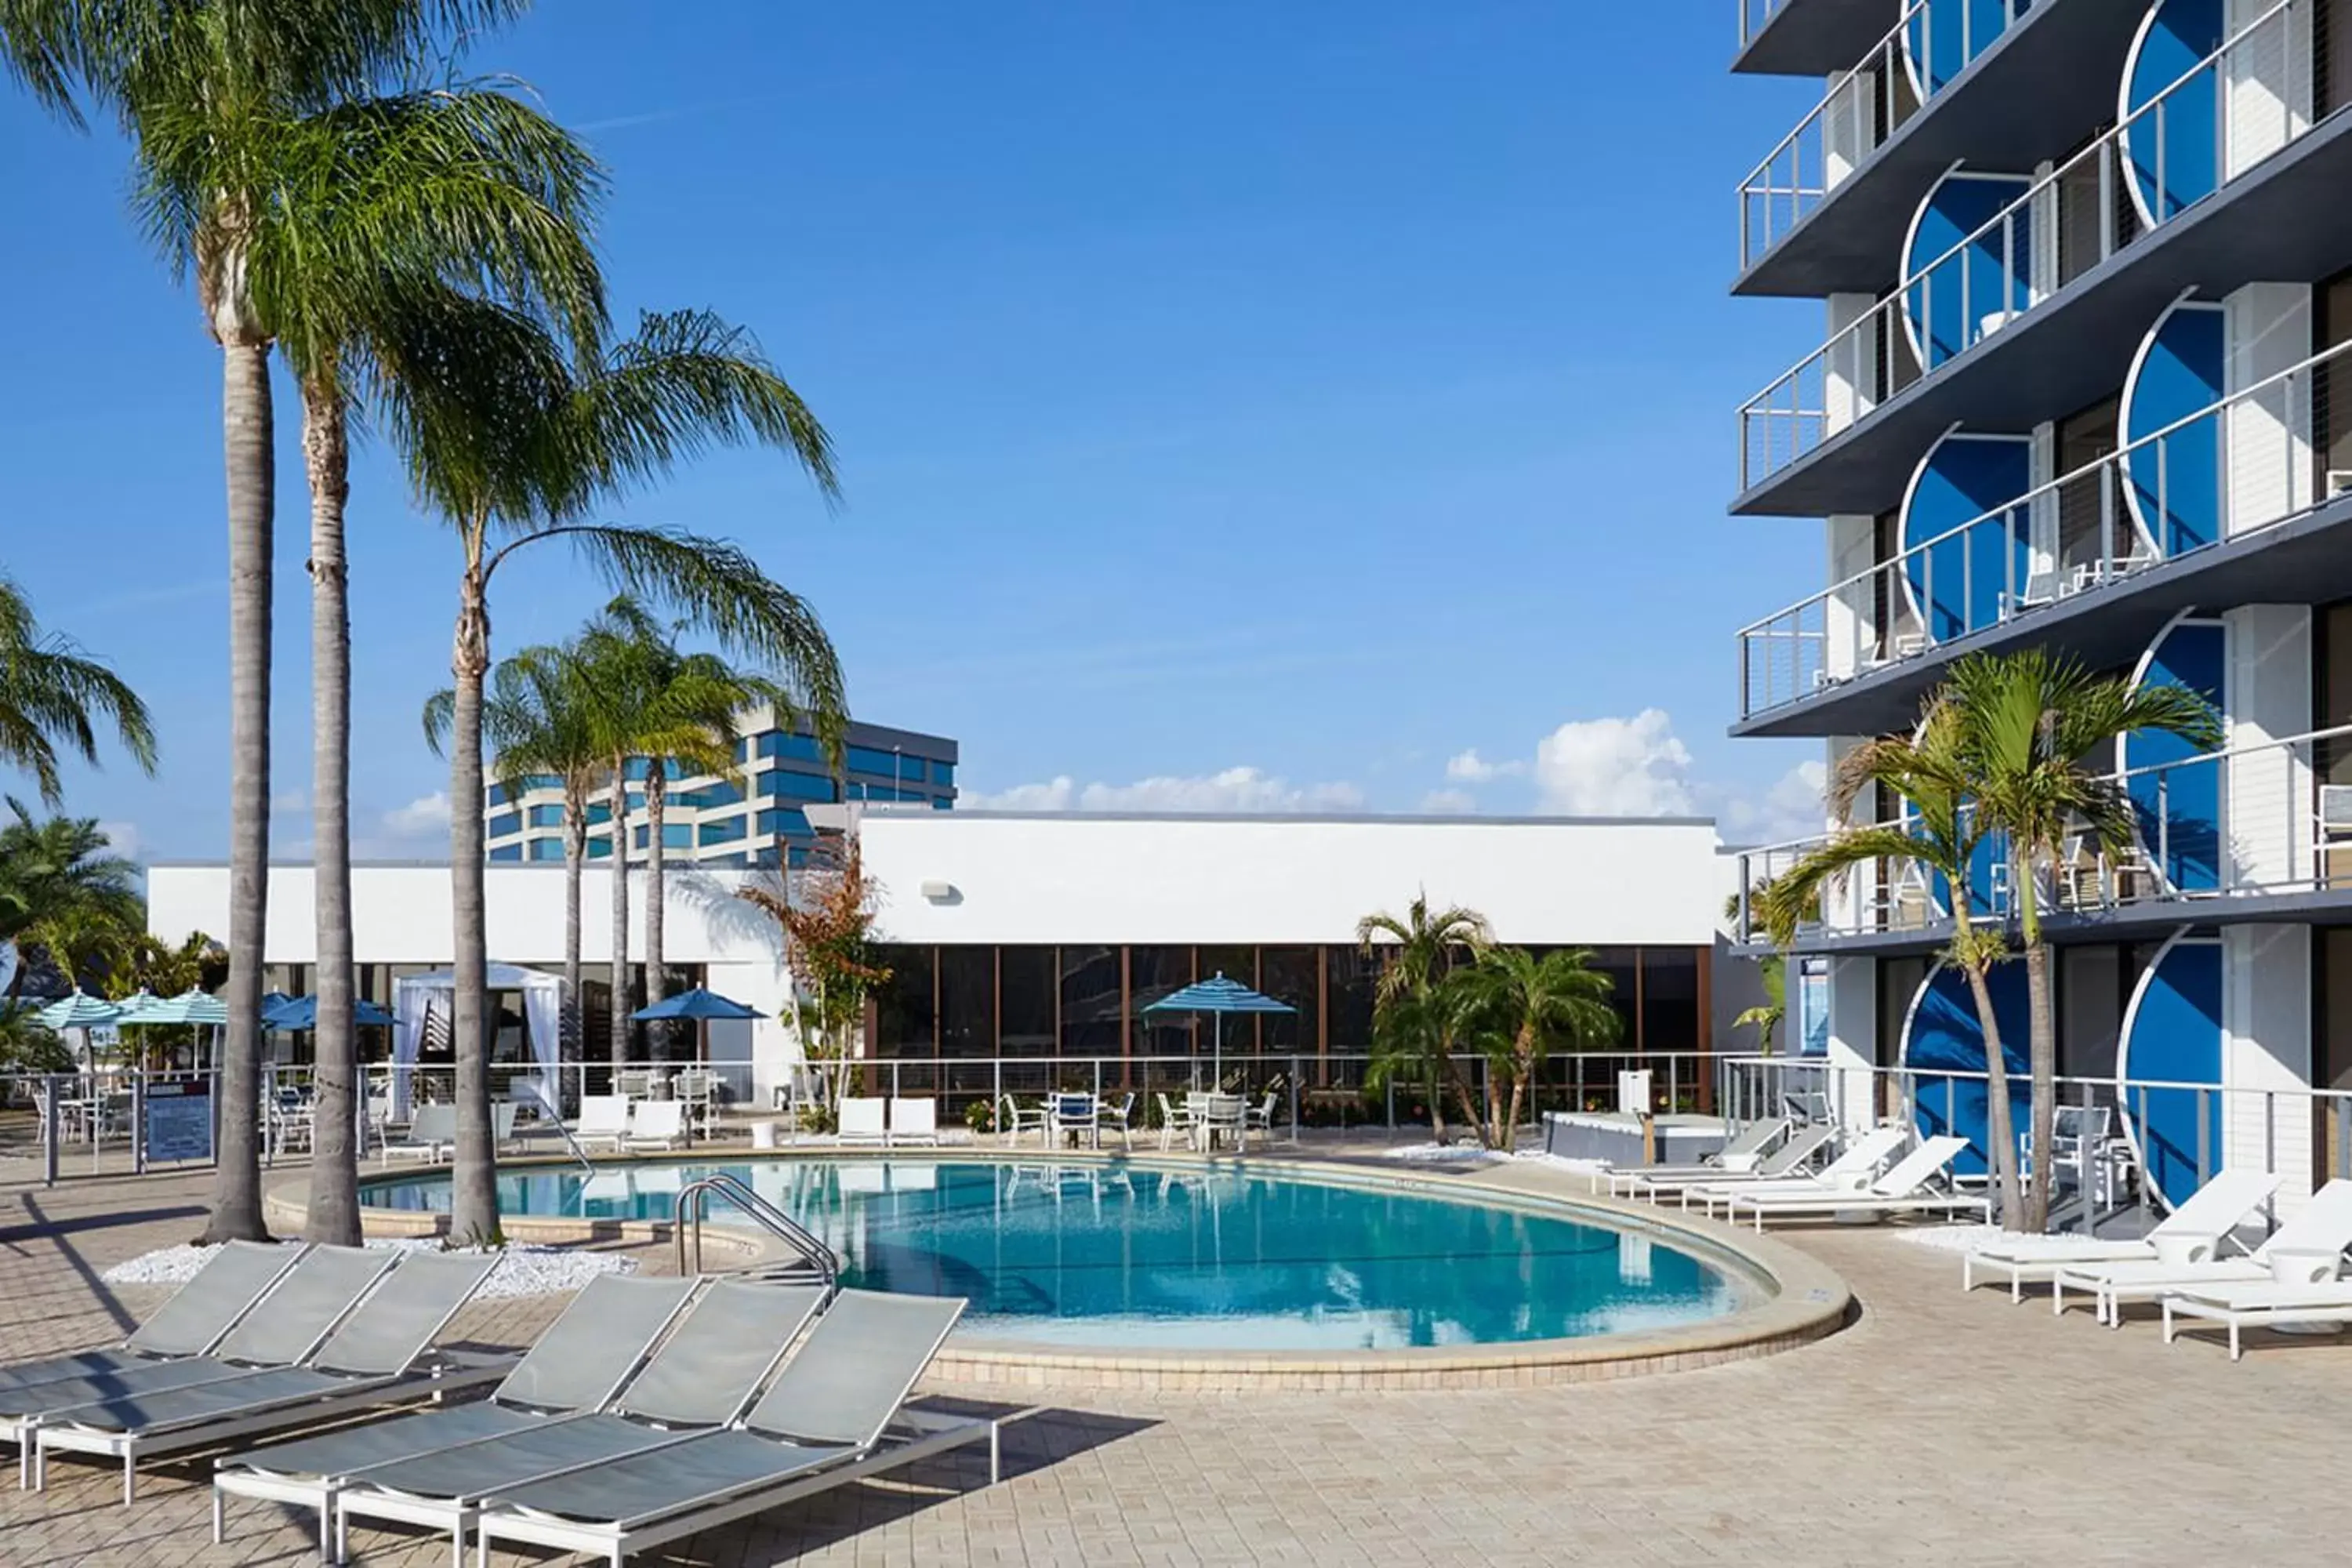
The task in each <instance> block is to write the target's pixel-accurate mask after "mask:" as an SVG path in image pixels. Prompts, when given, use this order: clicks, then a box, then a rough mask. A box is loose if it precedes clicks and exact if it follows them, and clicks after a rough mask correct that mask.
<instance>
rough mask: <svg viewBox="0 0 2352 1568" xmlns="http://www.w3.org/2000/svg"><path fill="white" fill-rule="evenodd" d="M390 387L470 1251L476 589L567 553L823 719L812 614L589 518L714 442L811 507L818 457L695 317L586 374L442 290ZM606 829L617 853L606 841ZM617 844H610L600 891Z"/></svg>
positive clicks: (479, 606) (508, 317) (494, 1207)
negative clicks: (434, 568)
mask: <svg viewBox="0 0 2352 1568" xmlns="http://www.w3.org/2000/svg"><path fill="white" fill-rule="evenodd" d="M391 380H392V383H393V386H392V391H391V393H390V395H389V396H388V399H387V401H388V402H389V404H390V405H391V414H392V417H391V419H390V421H389V423H390V424H391V426H392V428H393V430H394V436H395V439H396V440H397V441H398V443H399V445H400V447H401V448H402V450H403V451H404V454H405V456H406V458H407V459H408V464H409V468H410V472H411V475H412V477H413V479H414V480H415V484H416V488H417V489H418V491H419V493H420V495H421V496H422V498H423V499H424V500H425V503H426V504H427V505H428V506H429V507H430V508H431V509H432V510H435V511H436V512H438V513H439V514H440V515H441V516H442V518H443V519H444V520H446V522H447V523H448V524H449V526H450V527H451V529H452V530H453V531H455V532H456V534H457V542H458V548H459V554H460V558H461V570H460V574H459V578H458V605H457V631H456V637H455V646H454V649H453V654H452V658H451V661H450V664H451V670H452V673H453V674H454V675H455V677H456V680H455V682H454V683H453V686H452V689H451V690H452V697H451V701H450V706H449V719H450V779H449V797H450V799H451V800H452V801H453V802H455V803H456V805H457V809H456V811H455V813H454V814H453V820H452V826H451V831H450V862H451V868H452V880H453V900H454V905H455V907H454V910H453V917H454V925H455V931H456V939H457V941H456V946H457V954H456V958H457V962H456V965H455V968H456V972H457V997H456V1006H455V1014H456V1017H455V1029H454V1035H455V1041H454V1044H455V1047H456V1052H457V1079H458V1083H457V1090H458V1099H457V1117H458V1122H457V1162H456V1170H455V1172H454V1173H453V1176H452V1183H451V1185H452V1229H453V1232H454V1234H456V1235H458V1236H469V1235H472V1236H483V1237H489V1236H495V1235H496V1234H497V1233H498V1212H499V1211H498V1192H497V1179H496V1178H497V1171H496V1164H495V1160H494V1155H493V1151H492V1148H491V1142H490V1121H489V1075H488V973H487V972H488V953H487V952H486V938H485V932H484V915H483V904H482V898H483V847H482V837H483V824H482V813H481V805H480V803H481V800H482V788H483V769H482V741H483V717H482V706H483V690H484V684H485V679H486V677H487V675H488V669H489V667H490V611H489V593H490V587H491V584H492V583H493V582H494V581H495V579H496V577H497V574H498V571H499V568H500V567H501V566H503V565H505V564H506V563H508V562H509V561H510V560H512V559H514V557H515V555H516V553H517V552H519V551H522V550H525V549H527V548H528V547H530V546H531V545H535V544H541V543H546V542H562V543H564V544H568V545H570V546H571V547H572V550H573V552H575V554H578V555H581V556H583V557H584V558H585V559H586V560H587V561H589V562H590V563H592V564H593V565H594V566H596V567H597V568H598V569H599V570H601V571H602V572H603V573H604V574H605V576H606V577H607V578H608V579H610V580H611V581H612V582H613V583H614V585H615V586H616V587H617V588H619V589H620V590H621V591H622V592H624V593H628V594H633V595H639V596H641V597H644V598H646V599H649V600H654V601H656V602H659V603H661V604H664V605H667V606H669V607H671V608H673V609H674V610H676V611H677V613H678V614H679V615H680V616H681V620H682V624H683V626H686V627H687V628H689V629H691V630H693V631H696V632H698V633H701V634H703V635H706V636H709V637H712V638H713V639H714V640H715V641H716V642H718V643H719V646H720V647H722V648H723V649H725V650H726V651H728V652H730V654H733V655H735V656H737V657H740V658H750V659H751V660H753V661H755V662H757V663H759V664H761V665H762V666H763V667H766V668H773V669H777V670H781V671H783V672H785V674H786V676H787V678H788V679H790V681H791V682H792V684H793V686H794V687H795V688H797V689H799V690H800V691H801V692H802V693H803V695H804V697H805V699H806V705H807V707H808V708H809V710H811V711H813V712H817V713H833V714H838V713H840V712H842V711H843V710H844V708H845V703H844V701H843V699H842V681H841V668H840V665H839V662H838V661H837V660H836V659H835V657H834V654H833V648H832V645H831V643H830V642H829V641H828V640H827V639H826V638H825V637H824V627H823V625H822V623H821V622H820V621H819V620H818V618H817V616H816V613H815V611H814V610H813V609H811V608H810V607H809V605H807V604H806V603H805V602H804V601H803V600H802V599H801V598H800V597H799V596H798V595H795V594H793V593H792V592H791V591H790V590H788V589H786V588H784V587H783V586H782V585H781V584H777V583H775V582H774V581H772V580H771V579H770V578H769V577H768V576H767V574H765V573H764V572H762V571H761V569H760V567H759V564H758V563H756V562H754V561H753V560H752V559H751V556H749V555H748V554H746V553H745V552H743V551H742V550H741V549H740V547H738V546H736V545H734V544H731V543H730V542H725V541H723V540H717V539H709V538H703V537H698V536H696V535H693V534H688V533H686V532H683V531H678V530H675V529H669V528H660V527H651V526H643V525H631V524H625V523H606V522H595V521H589V517H590V514H591V513H592V512H593V510H595V509H596V508H597V507H599V506H601V505H602V504H604V502H606V501H607V500H612V499H613V498H614V497H616V496H617V495H619V494H622V493H624V492H625V491H627V490H628V489H632V488H634V487H635V486H637V485H639V484H642V483H645V482H647V481H650V480H653V479H658V478H660V477H661V476H663V475H665V474H667V472H669V471H670V469H671V468H674V467H675V466H676V465H677V463H678V462H679V461H680V460H682V459H684V458H689V457H693V456H695V455H697V454H698V453H700V452H702V451H704V450H706V449H707V448H709V447H713V446H717V445H759V446H765V447H772V448H775V449H778V450H781V451H782V452H785V453H787V454H788V455H790V456H792V457H793V458H796V459H797V460H798V461H799V462H800V464H801V465H802V466H803V468H805V469H806V470H807V471H808V472H809V473H810V474H811V475H813V476H814V478H815V479H816V480H817V482H818V485H819V487H820V489H822V490H823V491H824V493H825V494H827V495H828V496H829V495H831V494H832V493H833V492H834V489H835V480H834V473H833V457H832V447H831V444H830V442H829V440H828V439H827V437H826V436H825V434H824V428H823V427H822V426H820V425H818V423H817V421H816V419H815V416H814V415H812V414H811V413H810V412H809V410H808V408H807V406H806V405H804V404H803V402H802V401H801V398H800V395H799V394H797V393H795V392H794V391H793V389H792V387H791V386H790V385H789V384H786V383H785V381H784V379H783V378H782V376H781V375H780V374H777V372H776V371H775V369H774V367H773V366H772V365H771V364H769V363H768V362H767V360H766V359H765V358H764V357H763V356H762V355H761V353H760V351H759V347H758V345H757V344H756V343H755V342H753V341H752V340H751V337H750V335H749V334H748V333H746V332H744V331H741V330H740V329H739V328H736V327H733V326H730V325H729V324H727V323H726V322H724V321H720V320H719V319H718V318H717V317H715V316H711V315H709V314H707V313H702V312H691V311H689V312H682V313H677V314H671V315H647V316H646V317H644V318H642V319H641V321H639V323H638V327H637V331H635V334H634V335H632V336H631V337H630V338H628V339H627V340H625V341H624V342H619V343H617V344H614V346H613V347H611V348H610V349H608V350H606V351H605V352H604V353H602V354H601V355H598V356H596V357H595V358H593V359H586V358H583V357H579V356H577V355H576V354H574V353H567V352H566V350H565V348H564V346H563V345H562V344H560V343H558V342H555V341H554V339H552V338H551V336H549V334H548V333H547V332H546V331H545V330H544V329H543V328H542V327H541V324H540V323H539V322H538V321H536V320H533V319H531V318H530V316H529V315H528V314H527V313H524V312H520V311H518V310H511V309H509V308H505V307H503V306H500V305H499V304H497V303H495V302H492V301H487V300H480V299H478V298H474V297H470V296H466V295H461V294H456V293H453V294H451V295H449V296H447V297H446V298H445V299H444V300H443V301H442V309H441V310H440V311H439V312H438V313H437V314H436V315H429V316H426V317H422V318H420V320H419V321H418V323H417V326H416V330H415V333H414V335H413V336H412V337H411V338H410V339H409V340H408V341H407V342H404V344H402V345H401V346H400V348H399V351H398V353H397V354H396V355H395V356H394V375H393V376H392V378H391ZM613 826H614V833H615V835H616V836H618V835H620V834H621V833H622V832H623V831H624V830H625V823H622V822H619V821H616V822H615V823H614V825H613ZM617 845H618V839H617V837H616V848H615V853H614V875H615V876H616V877H618V876H620V875H621V874H622V864H621V860H620V858H619V850H618V847H617ZM615 956H616V958H617V957H618V955H617V954H616V955H615ZM617 967H618V965H617V964H616V970H617ZM616 978H617V975H616Z"/></svg>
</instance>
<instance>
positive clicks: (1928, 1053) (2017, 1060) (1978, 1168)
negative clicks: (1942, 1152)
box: [1903, 963, 2033, 1176]
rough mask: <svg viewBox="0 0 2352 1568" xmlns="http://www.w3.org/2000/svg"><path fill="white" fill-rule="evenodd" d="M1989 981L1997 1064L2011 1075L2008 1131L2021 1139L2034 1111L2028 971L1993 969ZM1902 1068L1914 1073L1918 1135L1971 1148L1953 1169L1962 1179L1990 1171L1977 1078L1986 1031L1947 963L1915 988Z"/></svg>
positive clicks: (1960, 976) (1984, 1099)
mask: <svg viewBox="0 0 2352 1568" xmlns="http://www.w3.org/2000/svg"><path fill="white" fill-rule="evenodd" d="M1987 978H1988V989H1990V991H1991V993H1992V1015H1993V1021H1994V1022H1995V1023H1996V1024H1998V1025H1999V1026H2000V1054H2001V1059H2002V1061H2003V1062H2005V1063H2006V1064H2007V1065H2008V1068H2009V1072H2010V1080H2009V1103H2010V1112H2011V1121H2010V1124H2011V1129H2012V1130H2013V1131H2016V1132H2018V1133H2020V1134H2022V1133H2023V1132H2024V1131H2025V1130H2026V1118H2027V1116H2028V1115H2029V1113H2030V1112H2031V1111H2032V1108H2033V1084H2032V1079H2031V1077H2030V1072H2031V1068H2032V1058H2031V1054H2030V1053H2031V1048H2032V1047H2031V1039H2030V1033H2031V1029H2032V1005H2031V1003H2030V1001H2029V999H2028V997H2027V994H2026V985H2025V965H2024V964H2022V963H2000V964H1996V965H1994V966H1993V970H1992V973H1991V974H1990V976H1988V977H1987ZM1903 1065H1904V1066H1906V1067H1907V1068H1910V1069H1911V1072H1912V1074H1913V1079H1912V1081H1913V1084H1914V1089H1915V1092H1914V1097H1913V1108H1914V1110H1915V1111H1916V1115H1917V1120H1918V1126H1919V1135H1920V1136H1921V1137H1922V1138H1933V1137H1937V1136H1939V1135H1941V1134H1943V1133H1946V1132H1951V1133H1956V1134H1958V1136H1960V1137H1962V1138H1966V1139H1967V1140H1968V1141H1969V1146H1968V1148H1966V1149H1965V1150H1962V1151H1961V1152H1960V1157H1959V1158H1958V1160H1957V1161H1955V1162H1954V1163H1953V1169H1954V1170H1955V1171H1957V1172H1958V1173H1960V1174H1961V1175H1964V1176H1980V1175H1982V1174H1984V1173H1985V1172H1986V1171H1987V1170H1988V1169H1989V1168H1990V1167H1989V1166H1988V1165H1987V1163H1986V1160H1985V1154H1986V1151H1987V1150H1988V1149H1989V1148H1990V1142H1989V1141H1988V1139H1987V1136H1986V1132H1985V1126H1986V1115H1985V1112H1986V1108H1987V1107H1988V1105H1989V1104H1990V1101H1991V1096H1990V1094H1989V1093H1988V1092H1987V1089H1986V1085H1985V1082H1984V1079H1983V1077H1982V1074H1983V1072H1984V1070H1985V1041H1984V1028H1983V1026H1982V1025H1981V1024H1979V1022H1978V1019H1977V1004H1976V997H1975V994H1974V993H1973V992H1972V991H1971V990H1970V988H1969V977H1968V976H1967V975H1966V974H1965V973H1961V972H1960V971H1959V970H1957V969H1954V968H1953V967H1952V966H1951V965H1949V964H1938V965H1937V967H1936V970H1935V972H1934V973H1931V974H1929V975H1928V976H1927V984H1924V985H1922V986H1921V987H1920V988H1919V994H1918V996H1917V997H1916V1000H1915V1001H1914V1003H1913V1005H1912V1009H1911V1017H1910V1022H1909V1025H1908V1026H1907V1027H1906V1030H1905V1031H1904V1036H1903ZM1958 1074H1976V1075H1978V1076H1976V1077H1973V1078H1964V1077H1958V1076H1955V1075H1958Z"/></svg>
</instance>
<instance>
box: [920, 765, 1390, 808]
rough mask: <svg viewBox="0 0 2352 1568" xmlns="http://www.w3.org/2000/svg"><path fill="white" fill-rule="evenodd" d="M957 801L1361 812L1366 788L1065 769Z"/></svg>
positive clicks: (1248, 771)
mask: <svg viewBox="0 0 2352 1568" xmlns="http://www.w3.org/2000/svg"><path fill="white" fill-rule="evenodd" d="M957 804H958V805H962V806H964V807H966V808H976V809H979V810H983V811H1183V812H1277V811H1360V810H1361V809H1362V808H1363V805H1364V792H1363V791H1361V790H1360V789H1358V788H1357V787H1356V786H1355V785H1354V784H1300V785H1294V784H1291V783H1290V782H1289V781H1288V780H1286V779H1283V778H1281V777H1278V776H1276V775H1274V774H1270V773H1262V772H1260V771H1259V770H1258V769H1256V768H1253V767H1233V768H1226V769H1224V770H1223V772H1221V773H1203V774H1197V775H1194V776H1191V777H1172V776H1162V777H1157V778H1148V779H1139V780H1137V781H1136V782H1135V783H1133V784H1100V783H1097V784H1079V783H1078V782H1077V781H1076V780H1075V779H1073V778H1071V777H1070V776H1069V775H1068V774H1066V773H1065V774H1062V775H1061V776H1060V777H1058V778H1055V779H1052V780H1050V781H1048V782H1046V783H1044V784H1015V785H1014V786H1013V787H1012V788H1011V789H1007V790H1000V791H998V792H997V793H995V794H992V795H986V794H970V793H967V794H965V795H961V796H960V797H959V798H958V802H957Z"/></svg>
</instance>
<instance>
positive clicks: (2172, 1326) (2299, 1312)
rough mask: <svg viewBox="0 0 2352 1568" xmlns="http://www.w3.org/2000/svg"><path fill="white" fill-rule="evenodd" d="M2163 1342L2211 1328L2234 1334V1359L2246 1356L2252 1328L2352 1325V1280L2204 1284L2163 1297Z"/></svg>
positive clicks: (2232, 1341)
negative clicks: (2199, 1327) (2245, 1339)
mask: <svg viewBox="0 0 2352 1568" xmlns="http://www.w3.org/2000/svg"><path fill="white" fill-rule="evenodd" d="M2158 1305H2159V1306H2161V1307H2162V1308H2163V1309H2164V1342H2165V1343H2166V1344H2170V1343H2171V1342H2173V1341H2174V1340H2176V1339H2178V1338H2179V1336H2180V1335H2181V1334H2182V1333H2183V1332H2184V1331H2186V1330H2188V1329H2189V1328H2191V1327H2194V1326H2196V1325H2198V1324H2200V1323H2211V1324H2215V1325H2218V1326H2220V1327H2221V1328H2225V1329H2227V1330H2228V1331H2229V1334H2230V1359H2231V1361H2237V1360H2239V1359H2240V1358H2242V1356H2243V1355H2244V1354H2245V1350H2246V1347H2245V1344H2244V1342H2243V1339H2242V1335H2243V1332H2244V1331H2245V1330H2247V1329H2292V1328H2297V1327H2301V1326H2303V1325H2305V1324H2317V1323H2335V1324H2339V1325H2340V1324H2344V1323H2352V1279H2322V1280H2317V1281H2309V1280H2303V1279H2284V1280H2282V1279H2250V1280H2246V1281H2244V1282H2243V1283H2241V1284H2235V1285H2200V1286H2198V1287H2197V1288H2196V1289H2191V1290H2181V1291H2178V1292H2176V1293H2174V1294H2172V1295H2169V1296H2166V1297H2163V1298H2162V1299H2161V1300H2159V1302H2158Z"/></svg>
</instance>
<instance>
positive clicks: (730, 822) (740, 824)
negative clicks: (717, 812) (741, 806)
mask: <svg viewBox="0 0 2352 1568" xmlns="http://www.w3.org/2000/svg"><path fill="white" fill-rule="evenodd" d="M744 826H745V824H744V820H743V818H741V817H740V816H729V817H723V818H721V819H720V820H719V821H717V822H706V823H704V824H703V825H702V826H701V828H700V829H699V830H698V834H697V837H698V841H699V842H701V843H704V844H731V843H733V842H734V841H735V840H737V839H739V838H740V837H743V832H744Z"/></svg>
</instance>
